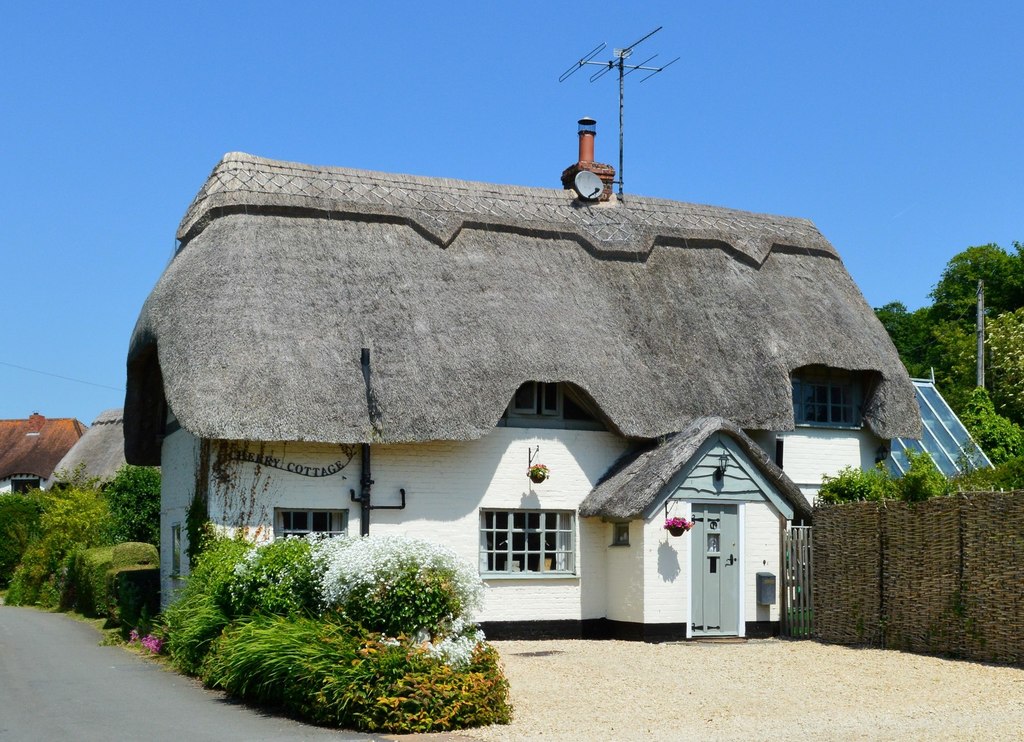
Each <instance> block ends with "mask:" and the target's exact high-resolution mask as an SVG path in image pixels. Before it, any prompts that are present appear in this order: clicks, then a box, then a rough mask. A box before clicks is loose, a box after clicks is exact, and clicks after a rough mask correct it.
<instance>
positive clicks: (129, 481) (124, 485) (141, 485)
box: [104, 464, 160, 546]
mask: <svg viewBox="0 0 1024 742" xmlns="http://www.w3.org/2000/svg"><path fill="white" fill-rule="evenodd" d="M104 491H105V492H106V496H107V502H108V504H109V507H110V521H109V523H108V528H109V536H110V540H111V541H112V542H114V543H117V542H120V541H137V542H142V543H147V544H154V545H156V546H159V545H160V470H159V469H156V468H154V467H150V466H132V465H130V464H125V465H124V466H122V467H121V468H120V469H118V470H117V474H116V475H115V476H114V478H113V479H112V480H111V481H110V483H109V484H107V485H106V487H105V489H104Z"/></svg>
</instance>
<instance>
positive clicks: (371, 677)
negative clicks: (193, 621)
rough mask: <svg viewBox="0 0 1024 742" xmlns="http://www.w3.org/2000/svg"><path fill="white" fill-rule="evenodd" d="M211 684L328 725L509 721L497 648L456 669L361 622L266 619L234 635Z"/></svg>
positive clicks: (384, 728)
mask: <svg viewBox="0 0 1024 742" xmlns="http://www.w3.org/2000/svg"><path fill="white" fill-rule="evenodd" d="M203 679H204V681H205V682H206V683H207V684H208V685H210V686H212V687H216V688H223V689H224V690H226V691H228V692H229V693H231V694H233V695H236V696H239V697H241V698H245V699H246V700H249V701H254V702H258V703H265V704H270V705H273V706H278V707H280V708H282V709H284V710H286V711H288V712H290V713H293V714H296V715H299V716H302V717H304V718H307V719H309V720H311V721H315V722H318V723H321V724H333V725H337V726H344V727H354V728H356V729H360V730H364V731H379V732H433V731H445V730H450V729H458V728H464V727H468V726H480V725H486V724H500V723H508V721H509V719H510V717H511V710H512V709H511V706H510V705H509V701H508V682H507V681H506V680H505V677H504V675H503V674H502V672H501V668H500V666H499V664H498V656H497V653H496V652H495V651H494V649H493V648H491V647H488V646H485V645H481V646H480V647H478V648H477V650H476V651H475V652H474V654H473V657H472V660H471V662H470V664H469V665H468V666H467V667H464V668H453V667H451V666H449V665H447V664H445V663H444V662H442V661H440V660H438V659H436V658H435V657H432V656H431V655H430V654H429V653H427V652H426V651H424V650H423V649H421V648H419V647H415V646H409V645H408V644H402V643H399V642H397V641H395V640H389V639H382V638H381V637H379V636H372V635H367V634H365V633H364V632H363V630H362V629H360V628H358V627H356V626H353V625H351V624H338V623H334V622H331V621H322V620H321V621H317V620H314V619H309V618H304V617H292V618H285V617H281V616H259V617H256V618H253V619H252V620H249V621H245V622H242V623H239V624H236V625H235V626H233V627H232V628H230V629H228V630H227V631H225V632H224V634H223V635H222V636H221V638H220V639H219V640H218V641H217V643H216V645H215V647H214V649H213V651H211V653H210V655H209V657H208V659H207V661H206V663H205V665H204V667H203Z"/></svg>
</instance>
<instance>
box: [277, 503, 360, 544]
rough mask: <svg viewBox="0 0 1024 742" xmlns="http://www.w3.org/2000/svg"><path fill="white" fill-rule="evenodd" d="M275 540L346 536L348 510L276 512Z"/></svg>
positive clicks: (278, 510) (279, 510) (280, 510)
mask: <svg viewBox="0 0 1024 742" xmlns="http://www.w3.org/2000/svg"><path fill="white" fill-rule="evenodd" d="M274 521H275V525H274V535H275V538H284V537H286V536H308V535H309V534H311V533H319V534H323V535H324V536H344V535H346V534H347V533H348V510H322V509H315V510H284V509H282V508H278V509H277V510H275V511H274Z"/></svg>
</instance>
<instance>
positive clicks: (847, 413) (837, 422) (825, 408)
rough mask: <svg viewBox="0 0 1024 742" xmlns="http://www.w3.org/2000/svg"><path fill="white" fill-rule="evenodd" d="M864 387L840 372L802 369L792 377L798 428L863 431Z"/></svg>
mask: <svg viewBox="0 0 1024 742" xmlns="http://www.w3.org/2000/svg"><path fill="white" fill-rule="evenodd" d="M860 407H861V385H860V384H859V383H858V380H857V377H856V376H854V375H853V374H851V373H849V372H847V371H840V370H838V369H826V368H821V369H809V368H808V369H801V371H800V372H798V373H797V374H795V375H794V376H793V418H794V421H795V422H796V424H797V425H821V426H825V427H837V428H847V427H860Z"/></svg>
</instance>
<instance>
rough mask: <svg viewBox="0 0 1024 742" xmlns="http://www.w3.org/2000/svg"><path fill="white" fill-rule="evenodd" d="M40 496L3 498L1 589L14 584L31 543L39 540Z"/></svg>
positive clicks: (0, 506)
mask: <svg viewBox="0 0 1024 742" xmlns="http://www.w3.org/2000/svg"><path fill="white" fill-rule="evenodd" d="M42 512H43V507H42V504H41V503H40V500H39V497H38V493H35V494H17V493H15V494H0V587H6V586H7V584H8V583H9V582H10V581H11V576H12V575H13V574H14V570H15V568H16V567H17V566H18V564H19V563H20V562H21V556H22V554H24V553H25V549H27V548H28V545H29V542H31V541H32V539H33V538H37V537H38V536H39V516H40V514H41V513H42Z"/></svg>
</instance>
